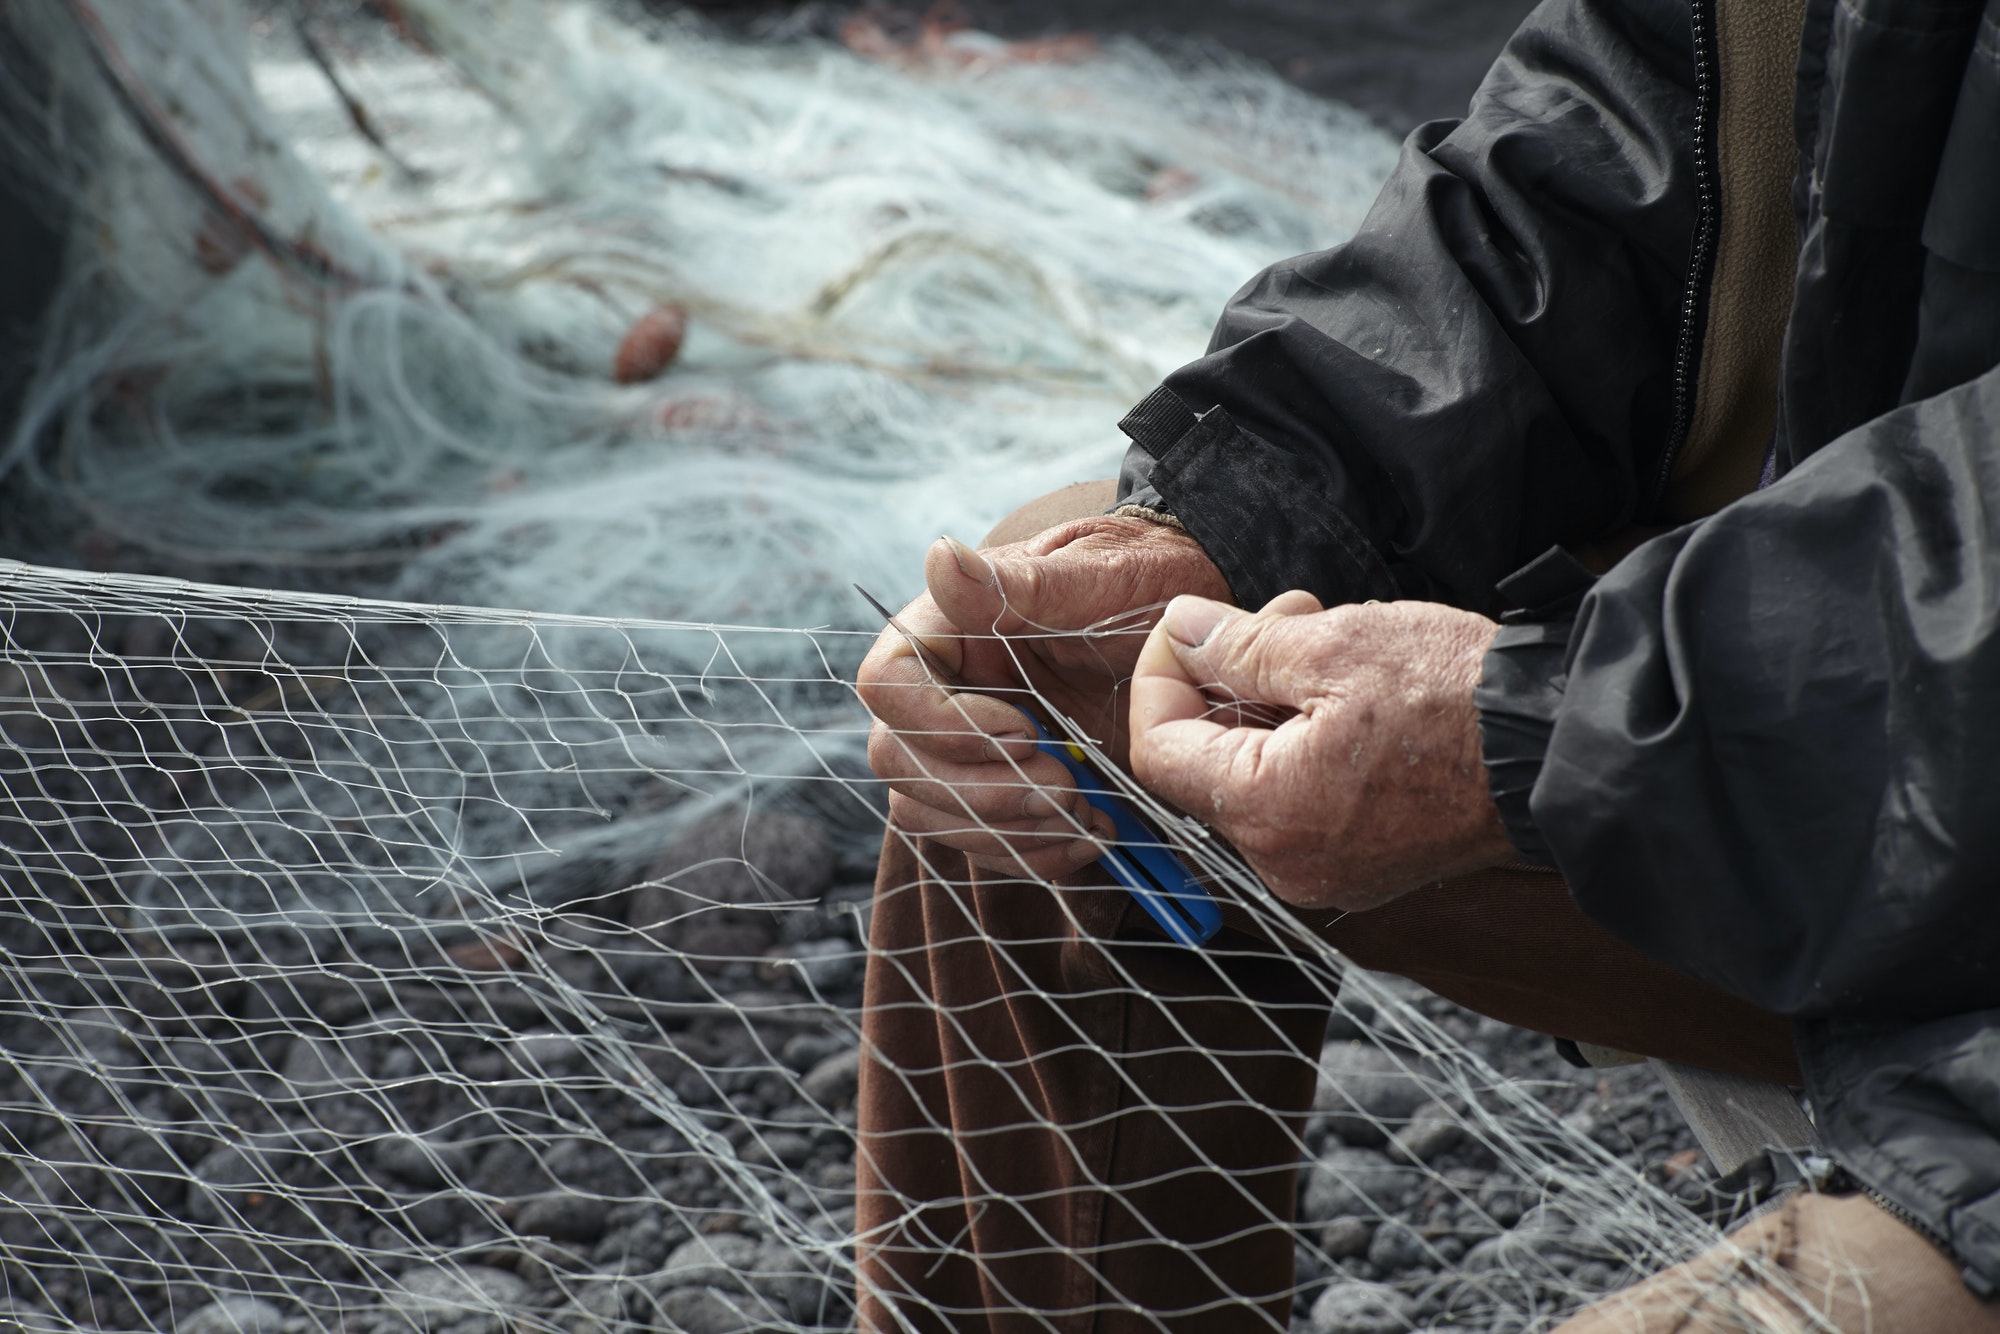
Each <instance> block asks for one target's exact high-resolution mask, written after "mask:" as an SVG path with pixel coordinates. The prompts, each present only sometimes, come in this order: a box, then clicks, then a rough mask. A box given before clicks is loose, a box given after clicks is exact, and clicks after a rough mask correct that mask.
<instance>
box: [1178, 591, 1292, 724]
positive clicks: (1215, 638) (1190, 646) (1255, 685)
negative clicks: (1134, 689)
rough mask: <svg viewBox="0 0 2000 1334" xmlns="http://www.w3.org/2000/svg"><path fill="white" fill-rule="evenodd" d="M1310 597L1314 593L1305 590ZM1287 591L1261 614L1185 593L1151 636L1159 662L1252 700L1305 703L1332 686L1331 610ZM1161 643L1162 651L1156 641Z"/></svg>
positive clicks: (1215, 692)
mask: <svg viewBox="0 0 2000 1334" xmlns="http://www.w3.org/2000/svg"><path fill="white" fill-rule="evenodd" d="M1298 597H1299V598H1301V599H1305V598H1309V597H1310V595H1309V594H1303V593H1302V594H1299V595H1298ZM1284 604H1285V599H1284V598H1279V599H1277V600H1275V601H1273V602H1272V603H1270V604H1269V605H1267V606H1266V607H1265V609H1264V610H1263V611H1261V612H1258V613H1257V614H1255V615H1249V614H1247V613H1244V612H1241V611H1238V610H1236V609H1235V608H1233V607H1230V606H1228V605H1227V604H1225V603H1221V602H1213V601H1210V600H1209V599H1207V598H1199V597H1186V596H1183V597H1177V598H1175V599H1174V600H1173V601H1172V602H1170V603H1168V604H1167V610H1166V614H1165V615H1164V616H1162V617H1161V618H1160V623H1159V625H1158V626H1157V627H1155V629H1154V631H1153V638H1152V640H1150V641H1149V642H1148V645H1147V647H1148V651H1149V653H1150V654H1151V661H1152V663H1153V664H1154V665H1155V666H1156V667H1158V668H1160V669H1162V670H1165V669H1166V664H1167V662H1168V660H1169V659H1171V661H1172V663H1173V668H1172V670H1173V671H1175V672H1177V673H1178V674H1179V675H1180V677H1181V678H1182V679H1183V680H1184V681H1185V682H1186V683H1187V684H1188V685H1189V686H1191V687H1192V688H1194V689H1195V690H1197V691H1201V692H1205V693H1206V694H1207V695H1211V696H1220V697H1221V698H1222V699H1224V700H1231V701H1236V702H1241V703H1245V704H1271V705H1277V706H1279V707H1281V708H1286V709H1302V708H1304V707H1305V706H1306V704H1307V703H1309V702H1310V701H1312V700H1313V699H1316V698H1317V697H1318V696H1320V695H1321V694H1322V693H1324V684H1325V683H1324V681H1323V680H1322V675H1323V674H1322V672H1321V670H1320V659H1321V658H1322V657H1323V656H1324V654H1325V652H1326V649H1327V643H1326V640H1327V631H1328V628H1329V627H1328V624H1327V620H1328V618H1327V616H1326V615H1325V614H1324V613H1320V614H1313V612H1317V610H1318V609H1317V607H1316V606H1315V607H1314V608H1313V612H1307V611H1305V610H1304V608H1303V607H1300V608H1299V610H1297V611H1295V612H1294V611H1291V610H1290V608H1289V607H1287V606H1286V605H1284ZM1155 645H1157V646H1158V650H1157V651H1154V646H1155Z"/></svg>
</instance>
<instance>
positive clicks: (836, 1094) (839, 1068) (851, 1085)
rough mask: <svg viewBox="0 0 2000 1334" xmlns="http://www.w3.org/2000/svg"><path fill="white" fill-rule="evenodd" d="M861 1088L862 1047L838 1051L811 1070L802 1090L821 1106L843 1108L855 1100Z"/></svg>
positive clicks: (800, 1085)
mask: <svg viewBox="0 0 2000 1334" xmlns="http://www.w3.org/2000/svg"><path fill="white" fill-rule="evenodd" d="M860 1086H861V1048H859V1047H849V1048H848V1049H847V1050H846V1051H843V1052H836V1053H834V1054H833V1055H832V1056H829V1057H827V1058H826V1059H825V1060H823V1061H821V1062H820V1063H819V1064H818V1065H815V1066H814V1067H813V1068H812V1069H810V1070H808V1071H807V1072H806V1074H805V1077H804V1078H803V1079H801V1080H799V1091H800V1092H802V1093H804V1094H805V1095H806V1096H807V1097H808V1098H811V1099H812V1100H813V1101H814V1102H816V1103H818V1104H819V1105H820V1106H822V1107H842V1106H846V1105H848V1104H850V1103H852V1102H853V1101H854V1097H855V1094H856V1092H857V1091H858V1090H859V1089H860Z"/></svg>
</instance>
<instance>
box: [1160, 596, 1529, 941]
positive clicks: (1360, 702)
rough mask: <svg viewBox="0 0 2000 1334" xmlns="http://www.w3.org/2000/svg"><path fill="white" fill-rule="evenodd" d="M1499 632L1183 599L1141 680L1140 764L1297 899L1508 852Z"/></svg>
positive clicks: (1401, 882)
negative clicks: (1488, 757) (1493, 653)
mask: <svg viewBox="0 0 2000 1334" xmlns="http://www.w3.org/2000/svg"><path fill="white" fill-rule="evenodd" d="M1498 630H1499V627H1498V626H1497V625H1496V624H1494V623H1493V622H1492V621H1489V620H1487V619H1486V618H1485V617H1483V616H1478V615H1474V614H1473V613H1471V612H1464V611H1459V610H1456V609H1455V608H1451V607H1446V606H1441V605H1439V604H1437V603H1433V602H1387V603H1369V604H1367V605H1365V606H1344V607H1335V608H1333V609H1332V610H1331V611H1322V610H1320V608H1319V603H1318V602H1317V601H1315V600H1314V599H1313V597H1312V595H1311V594H1309V593H1300V592H1294V593H1287V594H1285V595H1283V596H1282V597H1280V598H1278V599H1276V600H1275V601H1273V602H1272V603H1271V604H1270V605H1269V606H1267V607H1266V608H1265V609H1264V610H1263V611H1262V612H1259V613H1256V614H1254V615H1253V614H1251V613H1247V612H1240V611H1237V610H1235V609H1234V608H1231V607H1227V606H1224V605H1222V604H1220V603H1216V602H1210V601H1207V600H1206V599H1203V598H1178V599H1176V600H1175V601H1174V603H1173V605H1172V606H1170V607H1169V608H1168V609H1167V613H1166V615H1165V617H1164V618H1163V619H1162V620H1161V622H1160V624H1159V626H1158V627H1157V628H1156V629H1155V630H1154V631H1153V633H1152V635H1151V636H1150V637H1149V638H1148V639H1147V641H1146V647H1145V651H1144V652H1143V653H1142V654H1141V655H1140V657H1139V662H1138V666H1137V673H1136V676H1135V679H1134V681H1133V684H1132V706H1131V707H1132V766H1133V771H1134V772H1135V773H1136V774H1137V775H1138V778H1139V781H1140V782H1141V783H1143V784H1145V785H1146V787H1147V788H1148V789H1150V790H1151V791H1152V792H1154V793H1155V794H1157V795H1158V796H1160V797H1162V798H1164V799H1165V800H1167V801H1170V802H1172V803H1173V804H1174V805H1176V806H1178V807H1180V808H1181V809H1182V810H1184V811H1186V812H1187V813H1188V814H1190V815H1192V816H1194V817H1195V818H1197V819H1199V820H1201V821H1203V822H1204V823H1206V824H1208V825H1210V826H1211V827H1212V828H1214V829H1215V830H1216V831H1217V832H1218V833H1220V834H1221V835H1223V837H1225V838H1227V839H1228V840H1229V841H1230V842H1231V843H1233V844H1234V845H1235V846H1236V848H1237V849H1238V850H1239V851H1240V852H1242V854H1243V855H1244V856H1245V857H1246V858H1247V859H1248V860H1249V862H1250V865H1251V866H1252V867H1253V868H1254V869H1255V870H1256V872H1257V874H1258V875H1260V876H1262V877H1263V880H1264V883H1265V884H1267V885H1269V886H1270V888H1271V892H1272V893H1274V894H1276V895H1277V896H1278V897H1279V898H1281V899H1284V900H1285V901H1286V902H1288V903H1293V904H1297V905H1299V906H1302V907H1334V908H1339V909H1344V910H1349V911H1359V910H1362V909H1366V908H1373V907H1375V906H1377V905H1379V904H1382V903H1385V902H1387V901H1388V900H1390V899H1393V898H1396V897H1397V896H1398V895H1401V894H1403V893H1406V892H1408V891H1409V890H1412V889H1416V888H1418V887H1419V886H1421V885H1425V884H1429V883H1431V882H1433V881H1437V880H1441V879H1443V878H1445V877H1447V876H1452V875H1458V874H1462V873H1464V872H1467V871H1474V870H1478V869H1480V868H1482V867H1487V866H1493V865H1497V864H1499V863H1500V862H1503V861H1506V860H1508V859H1509V858H1510V857H1512V855H1513V853H1512V851H1511V849H1510V847H1509V844H1508V842H1507V836H1506V833H1505V830H1504V829H1503V828H1502V826H1501V823H1500V813H1499V811H1498V810H1497V809H1496V808H1495V806H1494V804H1493V799H1492V797H1491V796H1490V795H1489V794H1488V791H1487V785H1486V766H1485V764H1484V762H1483V761H1482V760H1481V759H1480V753H1479V719H1478V714H1477V711H1476V710H1475V709H1474V707H1473V703H1472V691H1473V687H1474V686H1476V685H1477V684H1478V683H1479V672H1480V664H1481V661H1482V659H1484V657H1485V656H1486V649H1487V646H1488V645H1489V644H1491V643H1492V641H1493V636H1494V634H1495V633H1496V632H1497V631H1498Z"/></svg>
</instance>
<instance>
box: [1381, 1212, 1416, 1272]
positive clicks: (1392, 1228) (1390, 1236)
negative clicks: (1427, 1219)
mask: <svg viewBox="0 0 2000 1334" xmlns="http://www.w3.org/2000/svg"><path fill="white" fill-rule="evenodd" d="M1429 1258H1430V1248H1429V1247H1428V1246H1426V1245H1425V1244H1424V1239H1423V1238H1422V1237H1420V1236H1418V1235H1417V1232H1416V1229H1414V1228H1412V1227H1411V1226H1410V1225H1409V1224H1408V1223H1405V1222H1402V1221H1400V1220H1398V1219H1391V1220H1390V1221H1388V1222H1386V1223H1384V1224H1382V1226H1381V1227H1378V1228H1376V1229H1375V1237H1374V1240H1373V1241H1371V1242H1370V1243H1369V1245H1368V1263H1369V1264H1371V1265H1374V1266H1375V1267H1376V1268H1377V1269H1379V1270H1381V1271H1382V1272H1383V1273H1385V1274H1400V1273H1402V1272H1403V1271H1404V1270H1405V1269H1414V1268H1416V1267H1417V1266H1418V1265H1420V1264H1422V1263H1424V1262H1425V1261H1426V1260H1428V1259H1429Z"/></svg>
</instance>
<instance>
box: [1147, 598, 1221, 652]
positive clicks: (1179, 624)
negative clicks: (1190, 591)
mask: <svg viewBox="0 0 2000 1334" xmlns="http://www.w3.org/2000/svg"><path fill="white" fill-rule="evenodd" d="M1231 614H1232V613H1231V609H1230V608H1229V607H1228V606H1226V605H1225V604H1223V603H1220V602H1211V601H1209V600H1208V599H1207V598H1197V597H1177V598H1175V599H1174V600H1173V601H1172V602H1169V603H1168V604H1167V614H1166V615H1165V616H1164V617H1162V618H1161V621H1160V623H1161V624H1162V625H1164V626H1166V627H1167V633H1168V634H1169V635H1172V636H1173V637H1174V638H1175V639H1177V640H1179V641H1180V642H1181V643H1183V644H1186V645H1188V646H1189V647H1190V648H1192V647H1194V646H1195V645H1197V644H1203V643H1206V642H1207V641H1208V637H1209V636H1210V635H1212V634H1214V633H1215V627H1216V626H1217V625H1219V624H1220V623H1221V622H1222V619H1223V618H1224V617H1225V616H1229V615H1231Z"/></svg>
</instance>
